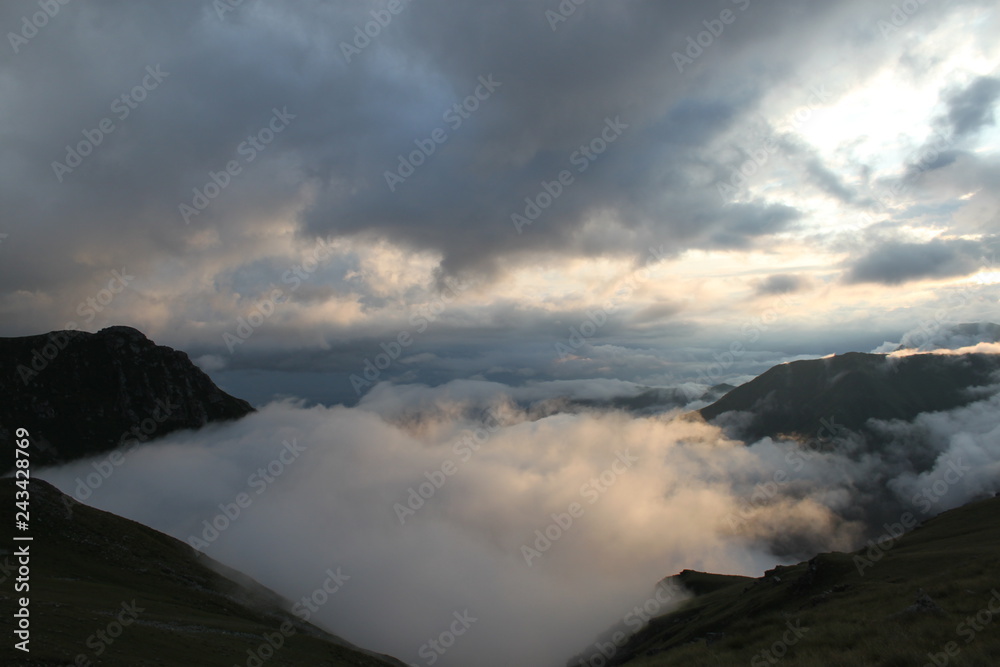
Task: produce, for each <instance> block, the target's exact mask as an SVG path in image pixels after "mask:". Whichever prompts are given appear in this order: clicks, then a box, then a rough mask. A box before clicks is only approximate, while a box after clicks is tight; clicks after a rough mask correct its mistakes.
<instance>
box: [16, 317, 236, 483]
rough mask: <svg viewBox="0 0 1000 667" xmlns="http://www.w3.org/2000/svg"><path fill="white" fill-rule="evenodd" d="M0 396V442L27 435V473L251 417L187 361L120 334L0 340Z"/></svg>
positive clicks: (135, 333) (130, 332)
mask: <svg viewBox="0 0 1000 667" xmlns="http://www.w3.org/2000/svg"><path fill="white" fill-rule="evenodd" d="M0 395H3V396H10V397H16V400H7V401H3V402H2V403H0V439H2V440H3V441H4V442H9V443H13V441H14V440H13V431H14V430H15V429H16V428H27V429H28V431H29V432H30V433H31V436H32V441H33V442H34V443H36V444H37V445H38V447H39V452H38V457H37V458H36V459H35V461H34V464H35V465H36V466H44V465H52V464H56V463H64V462H67V461H71V460H73V459H78V458H83V457H86V456H92V455H94V454H98V453H101V452H105V451H109V450H112V449H115V448H119V447H124V446H130V445H133V444H135V443H136V442H145V441H147V440H151V439H154V438H158V437H162V436H164V435H166V434H168V433H171V432H173V431H176V430H179V429H186V428H199V427H201V426H204V425H206V424H208V423H210V422H214V421H221V420H230V419H238V418H240V417H242V416H244V415H246V414H249V413H250V412H253V408H252V407H251V406H250V404H249V403H247V402H246V401H243V400H241V399H238V398H235V397H233V396H230V395H229V394H227V393H225V392H224V391H222V390H221V389H219V387H217V386H216V385H215V384H214V383H213V382H212V380H211V379H210V378H209V377H208V375H206V374H205V373H204V372H203V371H202V370H201V369H200V368H198V367H197V366H195V365H194V364H193V363H192V362H191V359H190V358H189V357H188V355H187V354H185V353H184V352H180V351H177V350H174V349H172V348H169V347H166V346H162V345H157V344H156V343H154V342H153V341H151V340H149V338H147V337H146V336H145V334H143V333H142V332H141V331H139V330H137V329H134V328H132V327H128V326H112V327H107V328H105V329H101V330H100V331H99V332H97V333H88V332H82V331H53V332H50V333H47V334H42V335H37V336H24V337H19V338H0ZM9 461H11V462H13V457H11V458H10V459H9Z"/></svg>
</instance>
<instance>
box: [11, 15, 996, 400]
mask: <svg viewBox="0 0 1000 667" xmlns="http://www.w3.org/2000/svg"><path fill="white" fill-rule="evenodd" d="M42 5H46V3H41V4H38V3H36V2H27V1H21V0H18V1H16V2H8V3H4V6H3V7H2V8H0V25H2V26H4V27H5V29H6V31H7V32H6V41H7V44H6V45H5V46H4V48H3V49H0V53H2V55H0V91H2V93H0V118H2V119H3V123H2V124H0V145H2V146H3V152H2V154H0V174H2V176H3V177H2V178H0V198H2V200H3V203H4V206H3V215H2V217H0V234H2V237H0V322H2V324H0V333H2V334H3V335H7V336H14V335H26V334H32V333H41V332H45V331H49V330H54V329H62V328H81V329H84V330H88V331H96V330H99V329H100V328H103V327H105V326H109V325H113V324H127V325H131V326H134V327H136V328H138V329H140V330H142V331H143V332H145V333H146V334H147V335H148V336H150V337H151V338H152V339H153V340H155V341H157V342H159V343H162V344H166V345H170V346H172V347H176V348H179V349H183V350H185V351H187V352H188V353H189V354H190V355H191V356H192V358H195V359H198V360H199V361H198V362H199V364H200V365H202V367H203V368H204V369H206V370H207V371H209V372H210V373H211V374H212V375H213V377H214V378H216V379H217V381H219V382H220V383H221V384H222V385H223V386H224V387H226V388H227V389H229V390H230V391H233V392H234V393H240V394H242V395H244V396H246V397H247V398H248V399H250V400H252V401H253V402H254V403H256V404H262V403H265V402H267V401H268V400H270V399H272V398H274V397H275V396H291V395H295V396H300V397H304V398H307V399H308V400H310V401H318V402H322V403H326V404H334V403H347V404H353V403H354V402H356V401H357V400H358V399H359V398H360V397H361V396H362V395H364V394H365V393H366V392H368V391H370V390H371V388H372V387H374V386H375V385H376V384H377V383H378V382H379V381H385V380H390V381H393V382H397V383H405V382H420V383H426V384H431V385H434V384H440V383H443V382H447V381H449V380H451V379H455V378H482V379H484V380H488V381H499V382H504V383H508V384H524V383H531V382H537V381H547V380H570V379H588V378H616V379H622V380H627V381H630V382H636V383H639V384H643V385H649V386H663V385H669V384H676V383H678V382H680V381H686V380H691V379H695V378H700V379H701V381H703V382H704V383H711V382H714V381H722V380H727V379H728V380H737V381H738V378H741V377H742V378H744V379H745V378H746V377H749V376H751V375H754V374H757V373H759V372H761V371H763V370H765V369H766V368H767V367H769V366H770V365H772V364H773V363H776V362H778V361H782V360H787V359H791V358H797V357H798V356H822V355H824V354H829V353H834V352H843V351H847V350H863V351H867V350H870V349H873V348H875V347H877V346H878V345H881V344H882V343H884V342H886V341H898V340H899V339H900V337H901V336H902V335H903V334H904V333H905V332H907V331H910V330H912V329H914V328H915V327H918V326H920V325H921V324H923V323H925V322H927V321H929V320H940V319H941V318H947V319H948V320H949V321H954V322H961V321H980V320H984V319H991V315H992V311H993V310H995V307H996V302H997V297H998V292H1000V288H998V287H997V283H998V280H1000V278H998V270H997V269H996V267H995V264H994V263H993V261H994V257H995V251H996V248H997V228H998V225H1000V218H998V214H997V209H998V207H997V204H998V197H1000V195H998V194H997V193H998V190H997V188H996V187H995V185H996V183H997V178H998V174H1000V162H998V151H1000V128H998V127H997V124H996V106H997V100H998V99H1000V72H998V64H1000V45H998V44H997V42H996V39H995V36H996V34H998V29H1000V24H998V22H1000V17H998V14H997V10H996V7H995V6H994V3H991V2H986V1H982V2H975V1H968V2H938V1H935V2H926V3H921V2H916V1H914V2H910V3H903V4H902V5H899V4H898V3H896V4H893V3H884V4H883V3H871V2H860V1H856V2H851V1H834V2H823V3H789V2H767V1H764V0H734V1H732V2H730V1H729V0H723V1H718V2H710V3H703V2H697V3H696V2H681V3H678V2H673V3H654V2H636V1H624V2H615V3H610V2H608V3H601V2H596V1H587V2H582V3H579V4H577V3H575V2H574V3H571V2H564V3H562V4H561V5H560V3H557V2H547V3H546V2H540V3H533V2H510V3H485V2H477V1H472V2H464V3H461V4H460V5H456V3H444V2H440V1H436V0H419V1H418V0H409V1H403V0H400V2H399V3H396V2H364V3H357V2H353V3H346V2H320V1H318V0H317V1H310V0H297V1H286V2H257V1H253V0H246V1H244V2H234V1H232V0H227V1H223V0H220V1H219V2H209V1H207V0H199V1H198V2H189V1H181V2H172V3H154V2H144V1H139V2H115V1H112V0H102V1H96V2H88V3H82V2H70V3H67V4H65V5H63V4H59V6H58V7H56V8H53V7H54V6H53V7H50V8H49V10H48V14H47V13H45V12H44V11H43V10H42V9H40V7H42ZM46 6H48V5H46ZM38 12H42V13H41V14H39V13H38ZM49 14H51V16H49ZM942 309H945V310H946V311H947V312H944V313H942ZM733 345H737V347H739V348H740V349H739V352H738V353H737V354H736V355H734V356H733V359H732V361H731V362H730V361H729V360H728V357H725V355H726V354H727V352H728V351H729V350H730V348H731V346H733ZM379 354H384V355H385V356H383V357H381V358H379V357H378V355H379ZM718 356H722V357H724V359H723V360H722V361H718V359H717V357H718ZM716 362H718V364H719V365H718V366H713V364H715V363H716ZM369 364H370V366H369ZM377 366H382V368H379V367H377ZM366 370H367V371H368V376H367V377H366V376H365V371H366ZM352 376H353V378H352Z"/></svg>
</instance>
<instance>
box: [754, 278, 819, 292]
mask: <svg viewBox="0 0 1000 667" xmlns="http://www.w3.org/2000/svg"><path fill="white" fill-rule="evenodd" d="M806 284H807V281H806V280H805V279H804V278H803V277H802V276H796V275H792V274H788V273H776V274H774V275H771V276H768V277H767V278H765V279H764V280H763V281H761V282H760V284H759V285H757V294H759V295H761V296H770V295H773V294H790V293H792V292H797V291H799V290H800V289H802V288H803V287H805V286H806Z"/></svg>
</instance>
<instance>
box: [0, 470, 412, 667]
mask: <svg viewBox="0 0 1000 667" xmlns="http://www.w3.org/2000/svg"><path fill="white" fill-rule="evenodd" d="M63 498H64V496H63V495H62V494H61V493H60V492H59V491H58V490H57V489H55V488H54V487H52V486H50V485H48V484H47V483H45V482H42V481H39V480H33V481H32V483H31V519H32V522H31V525H32V529H31V531H30V534H31V535H32V536H33V537H34V541H33V542H32V543H31V547H30V550H31V590H30V598H31V604H30V610H31V622H32V630H33V631H32V639H31V644H30V646H31V653H30V654H24V653H23V652H20V651H16V650H14V649H13V648H12V643H13V642H12V641H11V640H10V639H9V638H7V637H5V639H4V641H3V645H2V646H0V664H3V665H68V664H72V663H73V661H74V660H75V658H76V656H77V655H79V654H85V656H86V658H87V659H88V660H90V661H91V663H92V664H98V665H102V666H108V667H117V666H119V665H121V666H123V667H124V666H129V667H134V666H137V665H170V666H174V665H199V666H212V665H225V666H227V667H228V666H230V665H234V664H239V665H244V664H246V662H247V660H248V658H249V655H248V654H247V650H248V649H257V648H258V647H259V646H260V645H261V644H262V643H264V642H265V635H267V634H272V633H274V632H276V631H277V630H278V629H279V628H280V627H281V625H282V623H284V622H285V621H292V622H293V623H294V625H295V632H294V634H292V635H291V637H289V638H287V639H286V640H285V644H284V646H283V647H282V648H281V650H280V651H277V652H276V653H275V654H274V656H273V657H271V658H270V659H269V660H267V661H266V662H265V664H266V665H267V666H268V667H279V666H286V665H287V666H290V665H311V666H312V665H315V666H330V667H333V666H342V665H357V666H365V667H379V666H384V665H400V664H401V663H399V662H396V661H394V660H392V659H390V658H384V657H379V656H375V655H372V654H369V653H367V652H364V651H362V650H361V649H357V648H356V647H353V646H351V645H350V644H348V643H347V642H344V641H343V640H340V639H338V638H336V637H334V636H332V635H329V634H327V633H325V632H323V631H321V630H319V629H318V628H316V627H315V626H312V625H309V624H307V623H303V622H302V621H301V620H299V619H298V618H297V617H295V616H294V615H292V614H290V613H287V612H285V611H283V609H284V608H287V604H286V603H285V602H284V601H283V600H282V599H281V598H280V597H279V596H278V595H276V594H275V593H273V592H272V591H270V590H268V589H266V588H264V587H263V586H261V585H260V584H258V583H256V582H255V581H253V580H252V579H249V578H248V577H246V576H245V575H241V574H239V573H237V572H234V571H232V570H228V569H226V568H224V567H223V566H221V565H219V564H217V563H214V562H213V561H210V559H208V558H207V557H205V556H200V557H199V556H197V552H195V551H194V550H193V549H191V548H190V547H189V546H188V545H186V544H184V543H182V542H180V541H178V540H175V539H174V538H172V537H169V536H167V535H164V534H162V533H159V532H157V531H155V530H153V529H151V528H147V527H146V526H143V525H141V524H138V523H135V522H133V521H129V520H128V519H123V518H121V517H118V516H116V515H114V514H110V513H107V512H102V511H100V510H96V509H93V508H90V507H87V506H85V505H80V504H75V503H74V504H73V505H72V506H71V509H72V518H70V517H69V516H68V512H67V510H66V505H64V503H63V500H62V499H63ZM0 504H2V506H3V507H5V508H11V510H12V509H13V506H14V485H13V480H11V479H3V480H0ZM5 513H6V510H5ZM11 514H12V511H11ZM12 519H13V517H11V519H10V520H9V521H5V522H4V526H3V530H2V537H0V539H2V540H3V541H2V544H0V563H3V564H4V565H8V566H9V563H11V562H13V560H14V559H13V557H11V556H10V555H9V553H10V551H11V549H10V548H9V546H10V545H12V544H13V542H12V539H11V538H12V534H13V532H14V531H13V527H12V526H11V525H10V524H11V523H12ZM220 573H224V574H225V576H223V574H220ZM14 576H16V575H8V577H7V579H6V580H5V581H4V582H3V584H2V586H0V598H2V599H3V609H4V610H5V611H4V612H3V613H4V615H5V617H7V618H9V616H7V614H8V613H13V611H10V612H8V611H6V610H13V607H14V603H13V601H12V600H11V594H12V591H13V577H14ZM132 600H135V601H136V604H137V605H138V606H139V607H142V608H145V611H143V612H142V613H140V614H139V615H138V619H137V621H136V622H135V623H133V624H132V625H130V626H129V627H126V628H125V629H124V631H123V633H122V634H121V636H120V637H118V638H117V639H116V640H114V642H113V643H112V644H111V645H110V647H109V648H108V649H107V650H106V651H104V652H103V655H101V656H100V657H99V658H95V655H94V650H93V648H88V646H87V639H88V637H90V636H91V635H93V634H94V633H95V632H97V631H98V630H101V629H105V628H107V627H108V624H109V623H111V622H112V621H114V620H115V615H116V614H118V613H119V612H120V611H121V609H122V603H123V602H124V603H131V601H132ZM4 634H5V635H7V633H6V632H5V633H4ZM81 664H87V663H81Z"/></svg>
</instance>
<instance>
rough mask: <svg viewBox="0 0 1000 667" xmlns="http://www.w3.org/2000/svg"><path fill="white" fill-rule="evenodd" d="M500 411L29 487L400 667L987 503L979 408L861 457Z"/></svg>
mask: <svg viewBox="0 0 1000 667" xmlns="http://www.w3.org/2000/svg"><path fill="white" fill-rule="evenodd" d="M608 389H610V388H606V389H603V390H601V389H598V390H597V393H598V394H601V393H604V392H607V391H608ZM554 391H555V389H554V388H552V387H548V388H541V389H539V390H537V394H538V395H536V396H535V398H539V397H541V396H543V395H545V394H547V393H548V394H552V393H553V392H554ZM516 393H517V390H516V389H512V390H508V391H506V392H504V391H501V390H499V389H498V387H496V386H493V385H490V384H489V383H482V384H481V386H476V383H465V385H464V386H457V385H456V386H454V387H450V388H449V387H448V386H445V387H439V388H436V389H430V388H427V387H420V386H401V387H390V386H382V387H380V388H379V390H378V391H377V392H373V394H372V395H371V397H370V398H369V399H367V400H366V401H364V402H362V404H361V405H360V406H359V407H355V408H344V407H334V408H325V407H313V408H304V407H301V406H298V405H295V404H292V403H288V402H286V403H275V404H271V405H269V406H267V407H265V408H264V409H262V410H261V411H260V412H259V413H256V414H254V415H251V416H249V417H247V418H245V419H243V420H241V421H240V422H237V423H233V424H227V425H221V426H212V427H209V428H206V429H204V430H202V431H199V432H197V433H183V434H175V435H171V436H169V437H167V438H166V439H164V440H162V441H158V442H156V443H153V444H150V445H146V446H143V447H141V448H138V449H135V450H133V451H131V452H129V453H128V454H127V455H126V457H125V459H126V460H125V462H124V464H122V465H121V467H120V468H116V469H114V471H113V472H112V473H111V474H110V476H108V478H107V479H102V480H101V481H100V484H99V486H97V488H90V487H91V484H90V483H89V482H88V481H87V480H88V477H89V478H90V479H91V481H93V480H96V479H98V478H95V477H93V475H95V474H99V473H97V468H100V467H101V465H102V463H101V460H99V459H98V460H94V461H84V462H78V463H74V464H71V465H68V466H65V467H63V468H59V469H51V470H47V471H45V472H44V473H43V474H42V476H43V477H44V478H46V479H48V480H50V481H52V482H53V483H55V484H56V485H57V486H59V487H60V488H62V489H63V490H64V491H65V492H67V493H71V494H76V495H77V496H80V497H81V499H84V498H83V496H86V498H85V500H86V502H88V503H90V504H93V505H95V506H97V507H100V508H103V509H108V510H110V511H114V512H116V513H120V514H122V515H124V516H127V517H129V518H133V519H135V520H138V521H141V522H143V523H146V524H148V525H151V526H153V527H155V528H158V529H160V530H163V531H165V532H167V533H169V534H171V535H173V536H175V537H178V538H180V539H184V540H186V541H189V542H190V543H193V544H196V545H198V546H199V547H201V548H202V549H203V550H204V552H205V553H206V554H208V555H210V556H212V557H213V558H216V559H218V560H220V561H222V562H223V563H225V564H227V565H230V566H233V567H236V568H239V569H241V570H243V571H245V572H247V573H248V574H250V575H251V576H254V577H255V578H257V579H258V580H260V581H261V582H262V583H264V584H266V585H268V586H270V587H272V588H274V589H275V590H277V591H279V592H280V593H281V594H283V595H284V596H286V597H287V598H289V599H290V600H293V601H300V600H301V598H302V597H303V596H310V595H312V593H313V591H315V590H316V589H317V588H321V587H322V585H323V583H324V581H325V580H326V577H327V576H328V574H327V570H328V569H329V570H332V571H333V572H334V573H337V571H338V570H337V568H341V573H342V574H344V575H347V576H348V577H349V579H347V580H346V581H345V582H344V584H343V586H342V587H341V588H340V590H338V591H337V592H336V594H334V595H332V596H330V599H329V600H328V601H326V602H325V603H324V604H323V605H322V606H318V607H317V609H316V610H315V611H314V612H313V611H311V612H310V617H311V618H312V620H314V621H315V622H318V623H320V624H322V625H324V626H325V627H328V628H330V629H331V630H333V631H334V632H337V633H339V634H341V635H343V636H344V637H345V638H347V639H349V640H351V641H353V642H356V643H359V644H361V645H363V646H366V647H369V648H373V649H377V650H380V651H385V652H388V653H390V654H393V655H395V656H397V657H399V658H401V659H403V660H405V661H408V662H413V663H414V664H418V665H419V664H429V662H427V660H428V658H427V656H428V655H429V654H428V651H432V649H429V648H427V647H425V644H426V642H428V640H429V639H431V638H434V637H437V636H438V635H440V633H442V632H444V631H446V630H448V628H449V626H450V624H451V622H452V621H453V620H454V616H453V614H454V613H456V612H457V613H459V614H460V615H461V614H464V613H465V612H466V611H467V612H468V613H469V614H470V615H471V616H472V617H473V618H475V619H476V621H475V622H474V623H473V624H472V625H471V627H470V628H469V629H468V631H467V632H465V633H463V634H462V635H461V636H460V637H458V638H457V639H456V641H455V644H454V646H453V647H451V648H449V649H448V651H447V652H446V653H445V654H444V655H443V656H441V657H440V663H439V664H442V665H463V664H472V663H475V664H482V665H487V666H494V665H495V666H497V667H500V666H503V665H507V664H519V665H539V666H541V665H551V664H559V663H560V662H561V661H563V660H565V659H568V657H569V656H570V655H573V654H574V653H576V652H577V651H579V650H582V649H584V648H585V647H586V646H587V645H588V643H589V641H591V639H592V638H593V637H595V636H596V635H597V634H598V633H600V632H601V631H603V630H604V629H606V628H607V627H609V626H611V625H614V624H619V625H622V624H625V625H626V627H629V628H630V629H636V628H637V627H638V623H639V621H637V620H636V619H637V618H641V615H640V616H637V615H636V614H634V613H633V614H632V615H631V616H629V614H630V612H631V611H633V610H634V607H635V606H636V605H640V606H641V605H642V604H643V603H645V602H646V601H648V600H649V599H650V598H651V597H652V596H653V595H654V585H655V584H656V582H657V581H659V580H660V579H661V578H662V577H665V576H668V575H670V574H674V573H676V572H679V571H680V570H682V569H685V568H691V569H699V570H707V571H713V572H725V573H741V574H749V575H759V574H760V573H761V572H762V571H763V570H764V569H766V568H769V567H771V566H773V565H774V564H775V562H776V561H778V560H785V561H794V560H797V559H798V558H801V557H806V556H808V555H810V554H811V553H813V552H815V551H820V550H833V549H839V550H849V549H853V548H857V547H859V546H861V545H862V544H863V542H864V539H866V538H869V537H875V536H876V535H877V534H878V533H879V532H880V531H881V525H882V523H883V522H892V521H898V520H899V517H900V513H901V512H902V511H904V510H909V511H912V512H914V513H915V514H916V515H917V516H918V517H920V518H927V517H928V516H931V515H933V514H935V513H937V512H939V511H942V510H944V509H947V508H948V507H951V506H954V505H957V504H959V503H962V502H965V501H967V500H969V499H971V498H974V497H978V496H980V495H982V494H988V493H992V492H994V491H996V490H997V489H998V486H997V481H996V480H997V479H998V478H1000V477H998V475H997V472H1000V470H998V469H997V466H998V465H1000V464H998V463H997V461H1000V450H998V444H997V443H998V441H997V439H996V432H997V429H998V428H1000V422H998V415H1000V409H998V407H1000V404H998V402H997V401H998V398H997V396H993V397H992V398H989V397H988V396H987V395H985V394H984V396H983V400H981V401H980V402H978V403H975V404H973V405H970V406H968V407H966V408H962V409H960V410H956V411H953V412H951V413H942V414H934V415H922V416H921V417H919V418H918V419H917V420H915V422H913V423H912V424H905V423H888V424H884V425H881V427H880V428H882V429H883V431H884V432H885V433H886V438H887V443H888V444H887V445H886V447H885V449H884V451H883V454H882V455H865V456H857V455H856V453H855V454H851V455H848V454H846V453H842V454H835V453H821V452H820V451H818V450H816V449H811V448H805V449H803V448H802V447H801V446H800V445H798V444H796V443H793V442H775V441H772V440H770V439H765V440H763V441H761V442H757V443H754V444H752V445H751V446H749V447H748V446H746V445H745V444H744V443H743V442H740V441H737V440H731V439H728V438H726V437H725V436H724V435H723V433H722V432H721V431H720V430H719V429H717V428H715V427H713V426H710V425H707V424H704V423H703V422H699V421H692V420H690V419H685V418H681V417H679V416H678V414H679V413H667V414H661V415H656V416H649V417H633V416H630V415H628V414H627V413H623V412H615V411H609V412H583V413H578V414H567V413H557V414H553V415H549V416H546V417H543V418H540V419H537V418H531V416H530V415H529V414H528V413H526V412H524V411H523V409H522V408H520V407H519V406H518V402H517V401H516V400H515V399H514V397H513V396H514V394H516ZM521 398H524V397H523V396H522V397H521ZM819 428H820V426H819V425H817V429H819ZM818 434H819V433H818ZM838 437H841V438H843V440H842V441H841V442H840V443H839V444H838V449H839V451H841V452H850V451H851V449H850V446H849V445H850V437H851V434H840V435H839V436H838ZM914 443H919V444H920V446H922V447H928V448H930V450H929V452H927V453H928V458H927V460H928V461H930V462H931V464H930V466H929V467H927V468H926V469H915V468H914V466H913V464H912V463H910V458H911V457H909V456H908V455H907V448H909V447H913V446H915V445H914ZM95 464H96V466H95ZM953 464H954V465H958V466H960V469H961V470H962V475H961V477H960V478H959V479H957V480H956V479H953V477H954V473H952V472H949V471H950V470H952V468H949V465H953ZM105 467H106V466H105ZM946 475H947V479H948V480H949V482H948V483H947V484H945V487H944V488H943V489H941V488H938V487H939V486H940V484H938V485H937V486H936V485H935V484H936V483H938V482H939V480H945V479H946ZM81 482H82V483H83V486H82V487H81ZM940 483H944V482H943V481H941V482H940ZM928 489H929V490H930V491H929V492H930V493H931V494H932V495H931V496H925V497H923V498H921V493H924V492H925V490H928ZM241 494H246V495H245V497H243V496H241ZM241 505H242V507H241ZM227 511H228V512H229V513H230V515H231V517H226V516H225V515H226V512H227ZM237 511H238V516H232V515H235V514H236V513H237ZM212 524H215V525H214V526H213V525H212ZM536 531H538V532H536ZM305 608H308V607H299V609H300V610H302V609H305ZM663 610H665V607H664V609H663ZM421 650H423V653H421Z"/></svg>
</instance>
